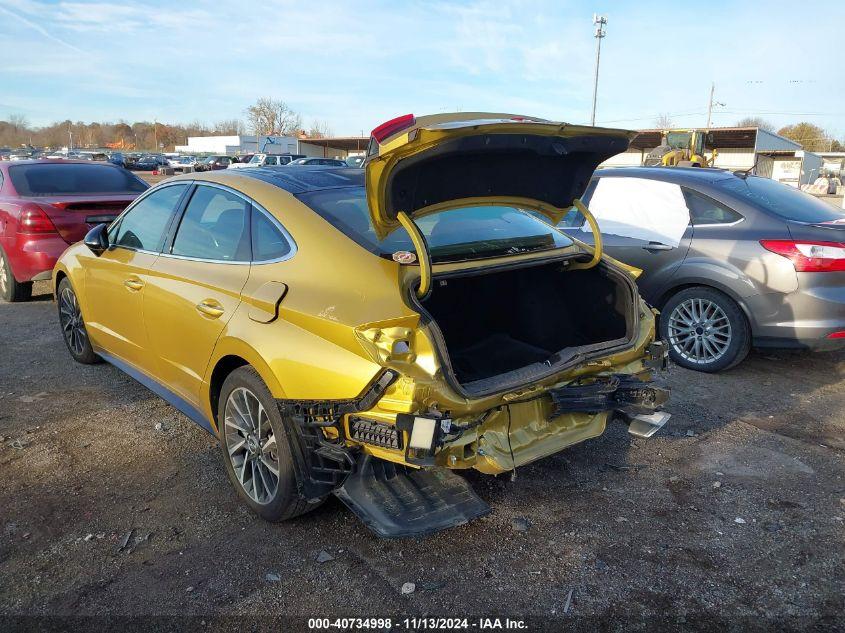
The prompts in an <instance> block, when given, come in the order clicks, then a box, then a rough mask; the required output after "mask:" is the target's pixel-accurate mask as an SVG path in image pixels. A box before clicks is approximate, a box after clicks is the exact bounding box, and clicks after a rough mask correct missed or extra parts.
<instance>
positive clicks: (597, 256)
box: [570, 198, 604, 270]
mask: <svg viewBox="0 0 845 633" xmlns="http://www.w3.org/2000/svg"><path fill="white" fill-rule="evenodd" d="M572 206H574V207H575V208H576V209H578V211H580V212H581V215H583V216H584V217H585V218H586V219H587V222H588V223H589V224H590V230H591V231H592V232H593V241H594V242H595V246H590V245H589V244H583V246H584V247H586V248H587V249H588V250H591V251H592V252H593V258H592V259H591V260H590V261H588V262H586V263H575V264H573V265H572V266H571V267H570V269H572V270H574V269H582V270H586V269H587V268H592V267H593V266H596V265H597V264H598V263H599V262H600V261H601V256H602V254H603V251H604V248H603V246H602V241H601V231H600V230H599V223H598V222H596V218H595V217H593V214H592V213H590V210H589V209H588V208H587V205H586V204H584V203H583V202H581V200H580V199H578V198H575V199H574V200H573V201H572Z"/></svg>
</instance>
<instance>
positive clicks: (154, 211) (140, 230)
mask: <svg viewBox="0 0 845 633" xmlns="http://www.w3.org/2000/svg"><path fill="white" fill-rule="evenodd" d="M187 188H188V185H187V184H178V185H168V186H166V187H161V188H160V189H157V190H156V191H153V192H152V193H150V194H149V195H147V196H145V197H144V198H142V199H141V200H139V201H138V202H137V203H135V205H134V206H133V207H132V208H131V209H129V210H128V211H127V212H126V213H125V214H124V215H123V216H122V217H121V218H120V220H119V221H118V223H117V224H115V225H113V226H112V228H111V229H110V230H109V242H110V243H111V244H113V245H115V246H121V247H124V248H131V249H135V250H144V251H152V252H155V253H157V252H159V251H160V250H161V247H162V244H163V242H164V235H165V233H166V232H167V227H168V226H169V224H170V219H171V218H172V217H173V214H174V212H175V211H176V207H177V205H178V203H179V199H180V198H181V197H182V194H183V193H185V190H186V189H187Z"/></svg>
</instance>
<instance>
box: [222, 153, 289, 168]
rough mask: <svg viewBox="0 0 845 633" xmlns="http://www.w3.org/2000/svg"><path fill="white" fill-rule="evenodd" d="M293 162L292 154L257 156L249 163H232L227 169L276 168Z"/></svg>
mask: <svg viewBox="0 0 845 633" xmlns="http://www.w3.org/2000/svg"><path fill="white" fill-rule="evenodd" d="M291 160H292V155H291V154H255V155H254V156H253V157H252V158H251V159H250V160H249V162H246V163H232V164H231V165H229V167H228V168H227V169H243V168H244V167H276V166H278V165H287V164H288V163H289V162H291Z"/></svg>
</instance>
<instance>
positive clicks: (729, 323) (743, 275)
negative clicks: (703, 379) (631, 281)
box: [560, 167, 845, 372]
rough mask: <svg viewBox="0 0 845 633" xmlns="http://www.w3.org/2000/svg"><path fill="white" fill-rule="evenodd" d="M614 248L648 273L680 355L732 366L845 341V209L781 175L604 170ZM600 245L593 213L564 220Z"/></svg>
mask: <svg viewBox="0 0 845 633" xmlns="http://www.w3.org/2000/svg"><path fill="white" fill-rule="evenodd" d="M584 199H585V202H587V203H588V206H589V207H590V209H591V211H592V212H593V213H594V215H595V216H596V219H597V220H598V223H599V226H600V227H601V231H602V239H603V242H604V246H605V249H606V252H607V253H608V254H609V255H611V256H612V257H615V258H616V259H619V260H621V261H623V262H625V263H627V264H630V265H632V266H636V267H638V268H641V269H642V270H643V274H642V276H641V277H640V279H639V281H638V283H639V286H640V292H641V293H642V295H643V297H644V298H645V299H646V300H647V301H648V302H649V303H651V304H652V305H654V306H655V307H657V308H659V309H660V310H661V312H662V314H661V318H660V334H661V336H662V337H663V338H664V339H665V340H666V341H668V343H669V352H670V355H671V357H672V359H673V360H674V361H675V362H676V363H678V364H679V365H682V366H684V367H688V368H690V369H697V370H699V371H708V372H714V371H720V370H723V369H728V368H730V367H733V366H734V365H736V364H737V363H739V362H740V361H742V360H743V359H744V358H745V356H746V355H747V354H748V350H749V349H750V347H751V346H752V345H753V346H755V347H776V348H801V349H816V350H830V349H839V348H842V347H845V215H843V213H842V212H841V211H839V210H838V209H836V208H835V207H833V206H831V205H829V204H827V203H825V202H822V201H820V200H818V199H817V198H814V197H813V196H811V195H809V194H806V193H803V192H801V191H799V190H797V189H795V188H794V187H790V186H788V185H784V184H781V183H778V182H776V181H774V180H771V179H769V178H762V177H758V176H752V175H746V174H739V173H731V172H727V171H723V170H717V169H700V168H662V167H657V168H647V167H633V168H616V169H602V170H599V171H597V172H596V173H595V176H594V179H593V180H592V182H591V183H590V186H589V188H588V189H587V193H586V195H585V196H584ZM560 228H562V229H564V230H565V231H566V232H567V233H569V234H571V235H572V237H575V238H577V239H580V240H582V241H585V242H588V243H593V236H592V234H591V233H590V232H589V226H588V225H587V224H586V223H585V222H584V219H583V217H581V216H580V214H577V212H574V213H571V214H570V215H568V216H567V217H566V218H564V220H563V222H562V223H561V225H560Z"/></svg>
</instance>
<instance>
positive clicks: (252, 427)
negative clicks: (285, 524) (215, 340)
mask: <svg viewBox="0 0 845 633" xmlns="http://www.w3.org/2000/svg"><path fill="white" fill-rule="evenodd" d="M217 420H218V428H219V435H220V450H221V451H222V452H223V462H224V463H225V465H226V474H227V475H228V477H229V481H231V482H232V485H233V486H234V487H235V490H237V492H238V496H239V497H240V498H241V499H242V500H243V502H244V503H245V504H246V505H247V506H249V508H250V510H252V511H253V512H255V513H256V514H257V515H258V516H260V517H261V518H262V519H264V520H266V521H274V522H275V521H285V520H287V519H292V518H294V517H296V516H298V515H300V514H304V513H305V512H308V511H309V510H312V509H314V508H316V507H317V505H318V504H315V503H308V501H306V500H305V499H303V498H302V497H300V496H299V493H298V490H299V486H298V481H297V476H296V470H295V468H294V462H293V456H292V455H291V451H290V444H289V443H288V433H289V432H292V431H289V430H288V428H287V426H286V424H285V422H284V420H283V418H282V415H281V414H280V413H279V409H278V407H277V406H276V402H275V400H274V398H273V396H272V394H271V393H270V390H269V389H268V388H267V385H265V384H264V381H263V380H262V379H261V377H260V376H259V375H258V372H256V371H255V369H253V368H252V367H250V366H244V367H239V368H238V369H236V370H234V371H233V372H232V373H231V374H229V376H228V377H227V378H226V380H225V381H224V383H223V388H222V389H221V391H220V399H219V401H218V405H217Z"/></svg>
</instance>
